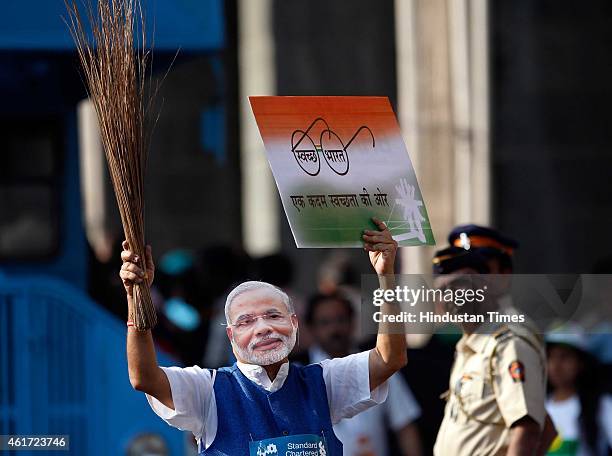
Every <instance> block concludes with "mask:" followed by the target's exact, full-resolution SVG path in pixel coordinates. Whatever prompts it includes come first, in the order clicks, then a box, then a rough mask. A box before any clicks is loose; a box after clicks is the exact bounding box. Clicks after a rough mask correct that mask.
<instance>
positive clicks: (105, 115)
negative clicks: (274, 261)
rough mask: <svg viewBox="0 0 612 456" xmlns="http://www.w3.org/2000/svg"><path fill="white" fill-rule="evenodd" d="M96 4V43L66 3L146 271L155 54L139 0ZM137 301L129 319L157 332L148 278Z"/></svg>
mask: <svg viewBox="0 0 612 456" xmlns="http://www.w3.org/2000/svg"><path fill="white" fill-rule="evenodd" d="M96 1H97V7H96V8H95V9H94V8H93V7H92V6H91V4H89V5H88V9H87V18H88V22H89V25H90V27H91V36H92V39H91V40H90V39H89V35H88V32H87V29H86V27H85V24H84V22H83V20H82V18H81V15H80V13H79V9H78V7H77V4H76V1H75V0H65V3H66V7H67V9H68V19H67V21H66V22H67V24H68V27H69V29H70V33H71V34H72V37H73V39H74V42H75V44H76V48H77V51H78V55H79V59H80V62H81V65H82V67H83V71H84V74H85V82H86V85H87V88H88V91H89V96H90V98H91V100H92V102H93V105H94V108H95V111H96V113H97V115H98V122H99V125H100V134H101V138H102V144H103V147H104V151H105V155H106V160H107V163H108V169H109V172H110V176H111V180H112V183H113V188H114V191H115V196H116V198H117V205H118V206H119V213H120V215H121V222H122V224H123V230H124V234H125V238H126V239H127V241H128V243H129V246H130V250H131V251H132V252H134V253H135V254H136V255H138V257H139V258H140V262H139V265H140V267H141V268H142V269H143V270H144V269H145V258H146V254H145V241H144V212H145V208H144V173H145V168H146V162H147V152H148V147H149V142H150V136H148V135H147V128H146V127H147V122H146V119H147V114H148V111H149V110H150V108H151V106H152V99H153V97H152V96H149V95H147V93H146V91H145V83H146V80H147V75H146V70H147V65H148V63H149V62H148V60H149V52H148V51H146V50H145V49H146V48H145V44H146V42H145V23H144V22H145V21H144V15H143V11H142V7H141V4H140V1H139V0H96ZM136 16H137V17H136ZM135 18H136V19H137V20H138V21H139V23H138V26H139V27H140V30H139V31H136V30H135ZM132 302H133V306H131V308H130V309H128V320H129V321H132V322H133V323H134V326H135V327H136V329H138V330H140V331H144V330H146V329H150V328H153V327H154V326H155V324H156V322H157V315H156V313H155V308H154V306H153V303H152V300H151V292H150V289H149V285H148V278H145V280H143V281H142V282H141V283H140V284H135V285H134V288H133V300H132Z"/></svg>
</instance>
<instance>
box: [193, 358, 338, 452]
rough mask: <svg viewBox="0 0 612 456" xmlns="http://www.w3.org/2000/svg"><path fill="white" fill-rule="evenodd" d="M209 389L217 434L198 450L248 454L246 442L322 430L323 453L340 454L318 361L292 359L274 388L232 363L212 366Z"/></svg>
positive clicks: (317, 432) (314, 432) (320, 432)
mask: <svg viewBox="0 0 612 456" xmlns="http://www.w3.org/2000/svg"><path fill="white" fill-rule="evenodd" d="M213 389H214V393H215V398H216V402H217V419H218V426H217V434H216V436H215V439H214V441H213V443H212V445H211V446H210V447H209V448H208V449H206V450H203V451H201V452H200V454H203V455H214V456H248V455H249V442H250V441H257V440H263V439H268V438H273V437H285V436H288V435H298V434H316V435H321V434H323V435H324V436H325V439H326V441H327V447H328V456H342V443H341V442H340V441H339V440H338V438H337V437H336V435H335V434H334V431H333V428H332V423H331V417H330V412H329V405H328V403H327V390H326V389H325V382H324V381H323V370H322V368H321V366H320V365H319V364H311V365H308V366H300V365H296V364H294V363H291V364H290V365H289V373H288V375H287V379H286V380H285V383H284V384H283V386H282V387H281V389H279V390H278V391H275V392H273V393H271V392H269V391H266V390H265V389H263V388H261V387H260V386H258V385H256V384H255V383H253V382H252V381H251V380H249V379H248V378H247V377H245V376H244V374H243V373H242V372H241V371H240V369H238V366H236V364H234V365H233V366H232V367H224V368H221V369H219V370H218V371H217V375H216V377H215V383H214V385H213Z"/></svg>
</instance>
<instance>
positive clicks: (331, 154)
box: [291, 117, 376, 176]
mask: <svg viewBox="0 0 612 456" xmlns="http://www.w3.org/2000/svg"><path fill="white" fill-rule="evenodd" d="M317 122H323V124H325V129H323V130H322V131H321V134H320V135H319V138H318V139H319V143H318V144H317V143H315V141H314V140H313V139H312V137H311V136H310V135H309V133H310V131H311V130H312V128H313V127H314V126H315V125H316V124H317ZM362 131H367V132H368V133H370V136H371V137H372V147H373V148H374V147H376V140H375V139H374V133H372V130H370V128H369V127H368V126H367V125H362V126H361V127H359V128H358V129H357V131H356V132H355V134H353V136H352V137H351V139H349V140H348V141H347V142H346V144H345V143H344V141H342V139H341V138H340V136H338V134H337V133H336V132H334V131H333V130H332V129H331V128H330V127H329V124H328V123H327V121H326V120H325V119H323V118H322V117H317V118H316V119H315V120H313V121H312V123H311V124H310V126H309V127H308V128H307V129H306V130H300V129H298V130H294V131H293V133H292V134H291V152H293V156H294V157H295V160H296V161H297V164H298V165H299V166H300V168H302V170H303V171H304V172H305V173H306V174H308V175H309V176H316V175H318V174H319V172H320V171H321V160H320V159H319V154H321V155H322V156H323V159H324V160H325V162H326V163H327V166H329V168H330V169H331V170H332V171H333V172H334V173H336V174H338V175H339V176H344V175H346V174H347V173H348V172H349V154H348V148H349V147H350V145H351V144H352V142H353V141H354V140H355V138H356V137H357V135H359V133H361V132H362ZM296 138H298V139H297V141H296ZM315 139H316V137H315ZM303 142H305V144H303V145H302V143H303ZM300 145H302V147H300ZM309 146H312V147H309ZM298 147H300V148H299V149H298Z"/></svg>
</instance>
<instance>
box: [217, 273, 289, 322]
mask: <svg viewBox="0 0 612 456" xmlns="http://www.w3.org/2000/svg"><path fill="white" fill-rule="evenodd" d="M253 290H269V291H271V292H273V293H276V294H277V295H278V296H279V297H280V298H281V299H282V301H283V303H284V304H285V306H286V307H287V311H288V312H289V314H291V315H293V314H294V313H295V309H294V307H293V303H292V302H291V298H289V296H288V295H287V293H285V292H284V291H283V290H281V289H280V288H278V287H275V286H274V285H272V284H270V283H268V282H261V281H259V280H250V281H248V282H242V283H241V284H240V285H238V286H237V287H236V288H234V289H233V290H232V291H230V293H229V294H228V295H227V299H226V300H225V321H226V322H227V324H228V325H229V324H230V323H231V322H230V316H229V313H230V307H231V305H232V302H234V299H236V298H237V297H238V296H240V295H241V294H242V293H246V292H247V291H253Z"/></svg>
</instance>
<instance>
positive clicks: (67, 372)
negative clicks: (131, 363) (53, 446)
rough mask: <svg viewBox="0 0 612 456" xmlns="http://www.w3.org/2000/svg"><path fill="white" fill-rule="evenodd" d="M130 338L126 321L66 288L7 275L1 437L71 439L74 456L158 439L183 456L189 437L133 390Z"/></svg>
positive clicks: (117, 451) (2, 288) (2, 303)
mask: <svg viewBox="0 0 612 456" xmlns="http://www.w3.org/2000/svg"><path fill="white" fill-rule="evenodd" d="M125 337H126V329H125V326H124V325H123V324H122V323H121V322H119V321H118V320H117V319H116V318H114V317H113V316H111V315H110V314H108V313H107V312H106V311H104V310H103V309H101V308H100V307H99V306H98V305H96V304H95V303H94V302H93V301H91V299H90V298H88V297H87V296H86V295H85V294H83V293H82V292H80V291H78V290H77V289H76V288H73V287H72V286H70V285H68V284H66V283H65V282H61V281H58V280H53V279H49V278H44V277H29V278H22V277H19V278H15V277H10V276H5V275H1V274H0V435H6V434H21V435H23V434H62V435H69V436H70V450H71V451H70V454H75V455H88V456H96V455H104V456H108V455H122V454H125V452H126V449H127V447H128V445H129V442H130V441H131V440H132V439H133V438H134V437H136V436H137V435H139V434H142V433H153V434H157V435H158V436H160V437H161V438H162V439H163V440H164V441H165V443H166V445H167V446H168V448H169V451H170V454H171V455H183V454H184V441H185V440H184V434H183V433H182V432H180V431H178V430H174V429H172V428H170V427H169V426H168V425H166V424H165V423H164V422H163V421H162V420H160V419H159V418H157V417H156V416H155V415H154V413H153V412H152V411H151V410H150V408H149V406H148V405H147V403H146V399H145V397H144V395H143V394H142V393H138V392H136V391H134V390H133V389H132V388H131V386H130V383H129V379H128V371H127V362H126V356H125ZM159 361H160V363H161V364H163V365H171V364H173V362H172V360H170V359H169V358H168V357H165V356H163V355H161V354H160V355H159ZM20 454H24V453H20ZM35 454H37V455H39V456H41V455H42V454H43V453H41V452H36V453H35ZM50 454H51V453H50ZM53 454H58V453H53ZM64 454H65V453H64Z"/></svg>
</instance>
